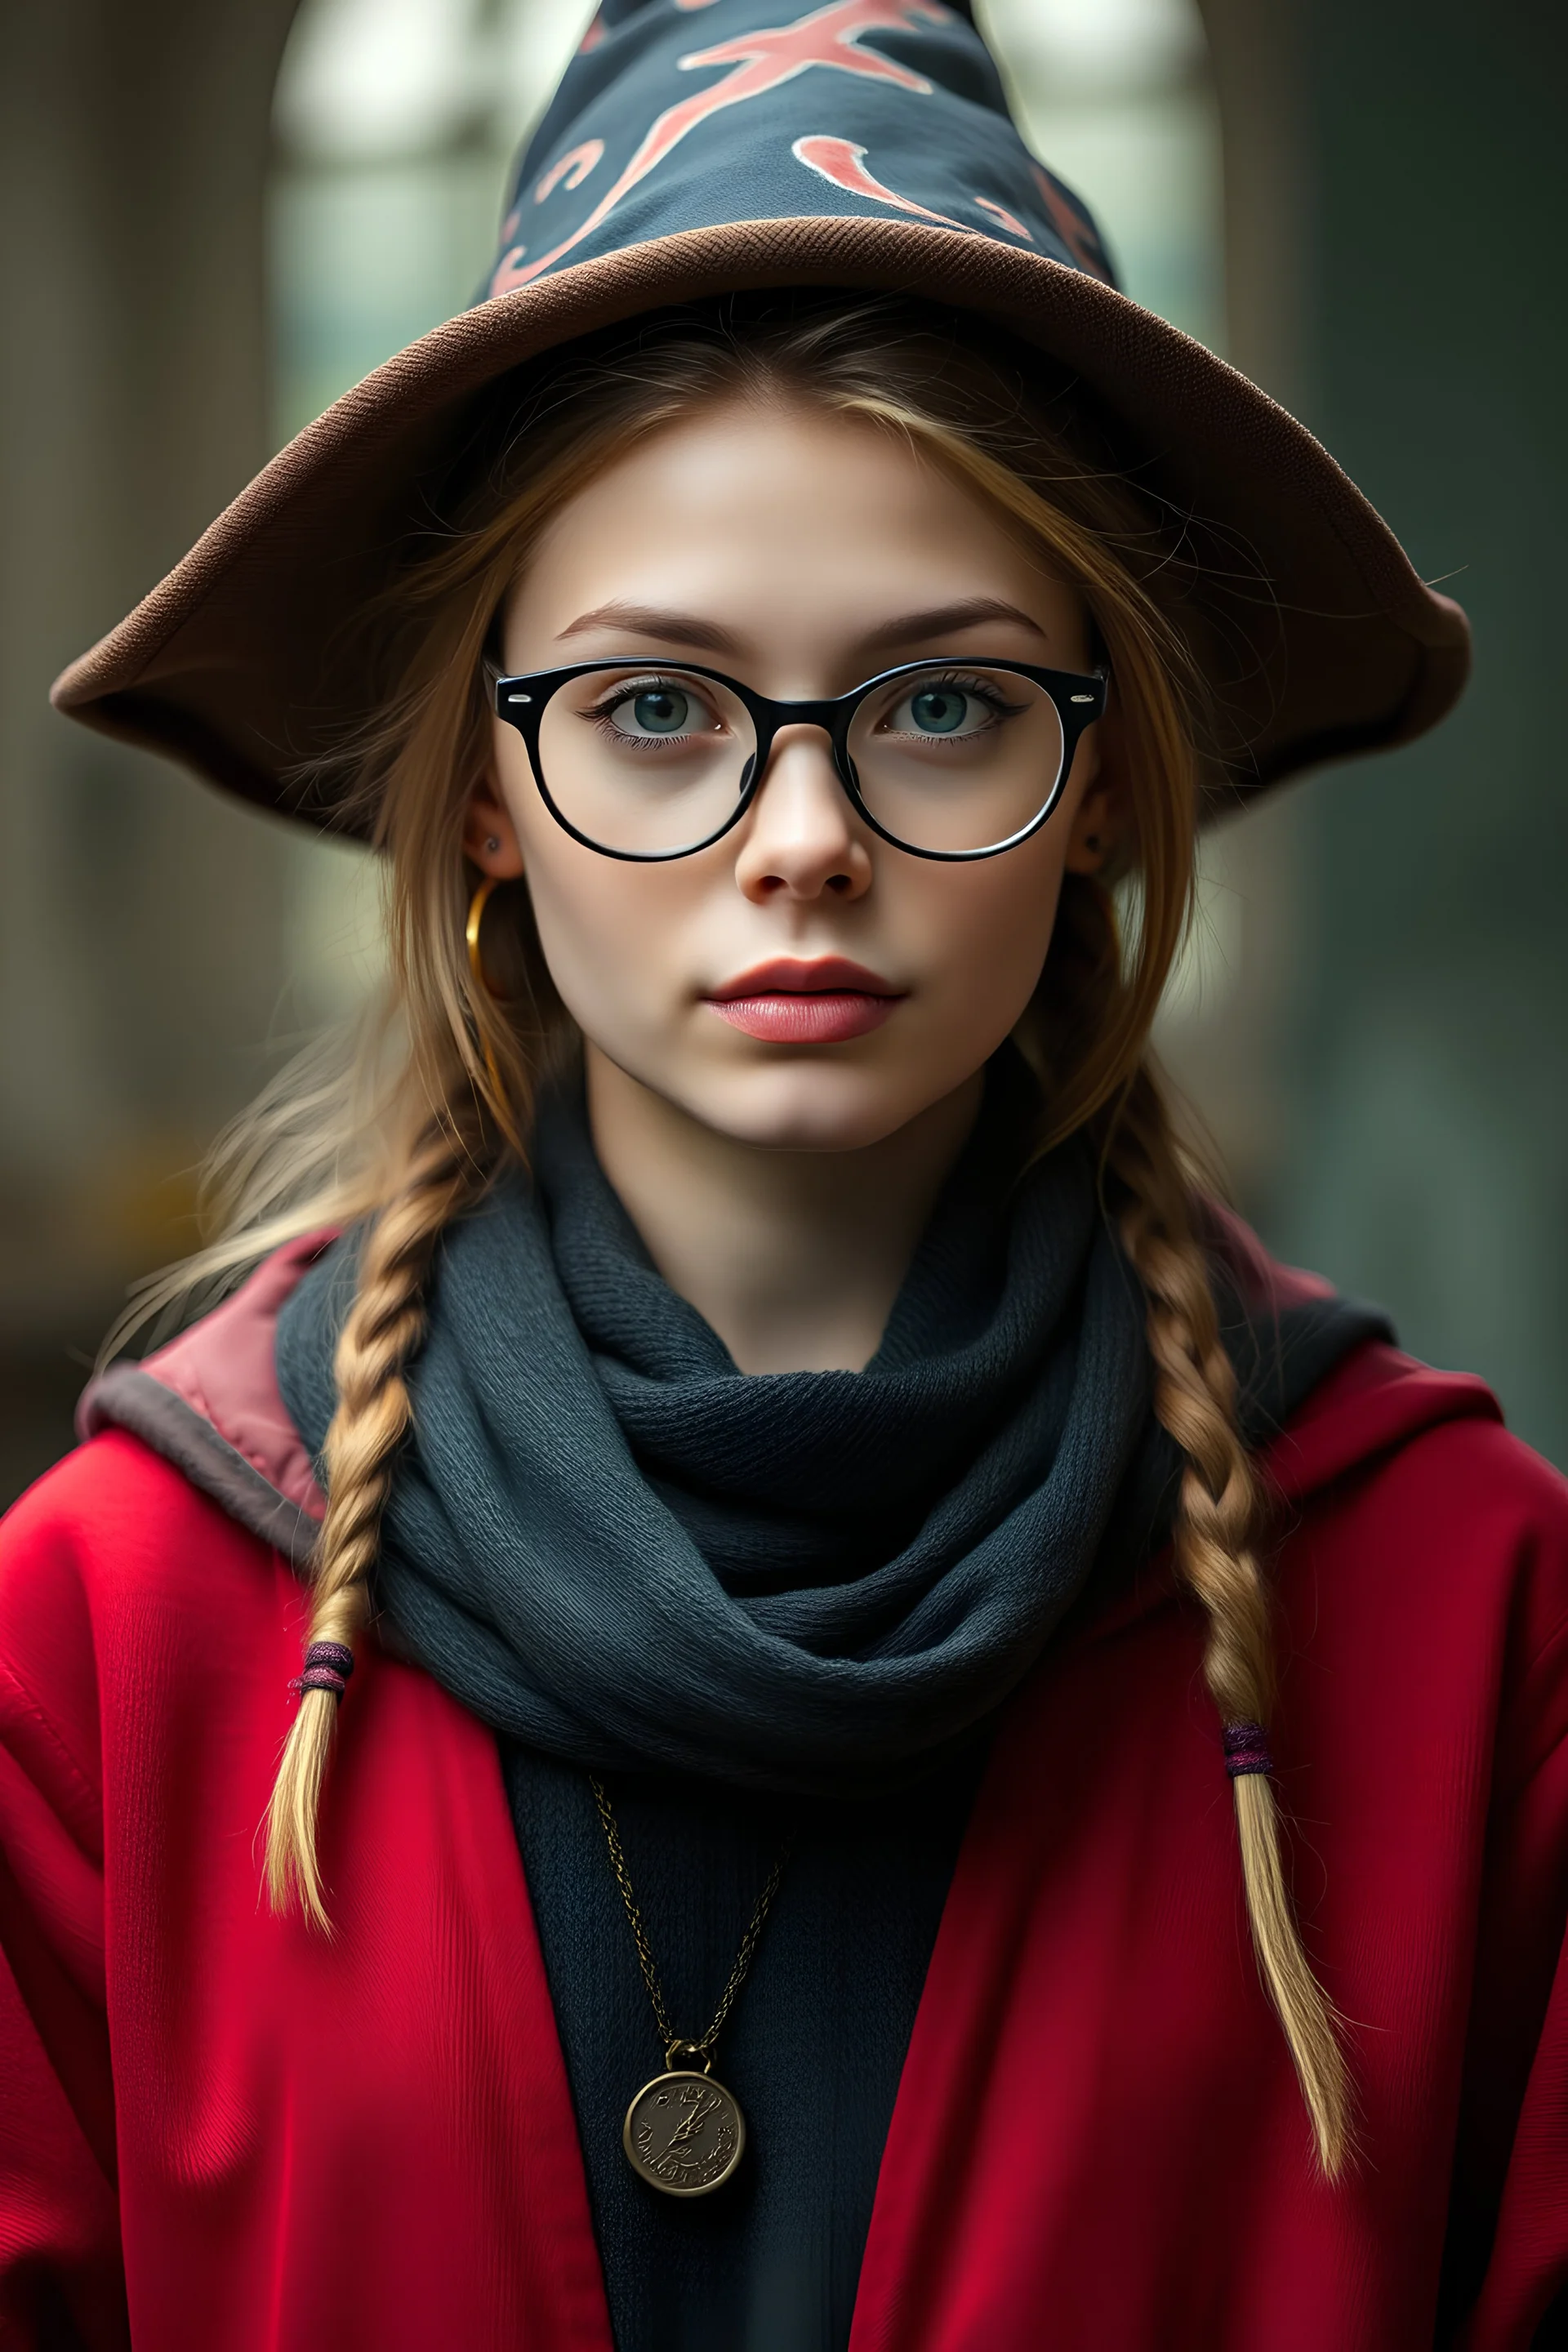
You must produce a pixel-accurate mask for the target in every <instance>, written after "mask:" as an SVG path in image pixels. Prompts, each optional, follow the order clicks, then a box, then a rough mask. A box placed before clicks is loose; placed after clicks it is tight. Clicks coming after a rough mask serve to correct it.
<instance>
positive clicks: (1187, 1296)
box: [1105, 1063, 1351, 2179]
mask: <svg viewBox="0 0 1568 2352" xmlns="http://www.w3.org/2000/svg"><path fill="white" fill-rule="evenodd" d="M1105 1172H1106V1178H1107V1182H1108V1189H1109V1190H1110V1193H1111V1196H1112V1198H1113V1200H1114V1203H1115V1206H1116V1208H1117V1210H1118V1213H1119V1222H1120V1226H1121V1238H1122V1244H1123V1246H1124V1248H1125V1249H1126V1252H1127V1255H1128V1257H1129V1259H1130V1260H1131V1264H1132V1265H1133V1267H1134V1268H1135V1270H1136V1272H1137V1274H1138V1276H1139V1277H1140V1279H1141V1281H1142V1285H1143V1288H1144V1291H1145V1294H1146V1296H1147V1298H1148V1321H1147V1329H1148V1338H1149V1349H1150V1353H1151V1354H1152V1358H1153V1362H1154V1409H1155V1412H1156V1413H1157V1415H1158V1417H1159V1419H1160V1422H1161V1423H1162V1424H1163V1427H1164V1428H1165V1429H1167V1430H1168V1431H1169V1432H1170V1434H1171V1435H1172V1436H1173V1438H1174V1439H1175V1441H1176V1443H1177V1444H1178V1445H1179V1446H1180V1447H1181V1449H1182V1451H1183V1453H1184V1455H1185V1456H1186V1466H1185V1468H1184V1471H1183V1473H1182V1483H1181V1489H1180V1494H1179V1496H1178V1500H1177V1505H1176V1512H1175V1519H1174V1524H1173V1530H1172V1534H1173V1545H1174V1550H1175V1558H1176V1566H1177V1570H1178V1573H1179V1574H1180V1576H1181V1578H1182V1580H1183V1581H1184V1583H1185V1584H1186V1585H1187V1587H1188V1588H1189V1590H1190V1591H1192V1592H1193V1593H1194V1594H1195V1596H1196V1598H1197V1599H1198V1600H1199V1601H1202V1603H1203V1605H1204V1608H1205V1611H1206V1612H1207V1614H1208V1626H1209V1631H1208V1640H1207V1643H1206V1644H1205V1651H1204V1678H1205V1681H1206V1683H1207V1684H1208V1686H1209V1690H1210V1692H1211V1693H1212V1695H1213V1697H1214V1700H1215V1706H1217V1707H1218V1709H1219V1715H1220V1720H1221V1723H1222V1724H1223V1725H1224V1726H1225V1731H1226V1741H1225V1746H1226V1762H1227V1766H1228V1768H1229V1769H1230V1772H1231V1786H1232V1790H1233V1791H1234V1794H1235V1799H1236V1817H1237V1832H1238V1834H1239V1838H1240V1843H1241V1865H1242V1875H1243V1879H1244V1882H1245V1885H1246V1888H1247V1916H1248V1918H1249V1920H1250V1922H1251V1927H1252V1941H1253V1948H1254V1950H1255V1951H1256V1953H1257V1956H1258V1969H1259V1971H1260V1973H1261V1975H1262V1978H1263V1981H1264V1984H1265V1986H1266V1987H1267V1989H1268V1996H1269V1999H1270V2000H1272V2002H1273V2004H1274V2007H1275V2009H1276V2010H1277V2011H1278V2012H1279V2021H1280V2024H1281V2025H1282V2026H1283V2028H1284V2031H1285V2039H1286V2041H1287V2042H1288V2043H1289V2049H1290V2055H1291V2057H1292V2059H1293V2060H1294V2062H1295V2067H1296V2073H1297V2075H1298V2077H1299V2079H1300V2084H1301V2091H1302V2095H1303V2096H1304V2097H1305V2099H1306V2102H1307V2106H1308V2110H1309V2112H1310V2116H1311V2120H1312V2131H1313V2136H1314V2138H1315V2139H1316V2142H1317V2149H1318V2157H1319V2160H1320V2162H1321V2166H1322V2168H1323V2171H1324V2172H1325V2173H1326V2174H1327V2175H1328V2177H1329V2178H1330V2179H1333V2178H1335V2177H1336V2176H1337V2175H1338V2174H1339V2173H1340V2172H1341V2171H1342V2168H1343V2167H1344V2164H1345V2161H1346V2158H1347V2157H1348V2155H1349V2153H1350V2147H1351V2099H1350V2085H1349V2080H1348V2076H1347V2073H1346V2068H1345V2062H1344V2056H1343V2053H1342V2050H1341V2047H1340V2042H1339V2038H1338V2033H1337V2031H1336V2025H1337V2021H1336V2018H1335V2015H1334V2011H1333V2010H1332V2009H1331V2005H1330V2003H1329V2001H1328V2000H1327V1998H1326V1997H1325V1995H1324V1993H1323V1991H1322V1989H1321V1986H1320V1985H1319V1984H1318V1982H1317V1980H1316V1979H1315V1978H1314V1976H1313V1974H1312V1971H1311V1969H1310V1965H1309V1963H1308V1960H1307V1956H1306V1953H1305V1952H1304V1951H1303V1949H1302V1947H1301V1938H1300V1932H1299V1930H1298V1928H1297V1926H1296V1921H1295V1917H1294V1915H1293V1913H1292V1909H1291V1904H1290V1896H1289V1890H1288V1888H1287V1885H1286V1881H1285V1873H1284V1867H1283V1864H1282V1861H1281V1857H1280V1841H1279V1811H1278V1809H1277V1807H1276V1804H1275V1800H1274V1790H1273V1785H1272V1782H1271V1781H1270V1780H1269V1777H1268V1773H1269V1759H1268V1749H1267V1745H1266V1733H1265V1729H1264V1727H1265V1726H1266V1725H1267V1724H1268V1717H1269V1714H1270V1710H1271V1707H1272V1704H1273V1698H1274V1661H1273V1648H1272V1641H1271V1636H1270V1630H1269V1612H1268V1593H1267V1591H1266V1589H1265V1585H1264V1581H1263V1577H1262V1573H1261V1569H1260V1565H1259V1560H1258V1537H1259V1532H1260V1529H1261V1527H1262V1523H1263V1517H1264V1496H1263V1492H1262V1487H1261V1483H1260V1481H1259V1479H1258V1474H1257V1472H1256V1471H1255V1469H1254V1468H1253V1465H1252V1462H1251V1458H1250V1456H1249V1455H1248V1453H1247V1446H1246V1444H1245V1443H1244V1441H1243V1439H1242V1436H1241V1433H1240V1430H1239V1429H1238V1427H1237V1416H1236V1374H1235V1370H1234V1369H1233V1367H1232V1365H1231V1361H1230V1358H1229V1357H1228V1355H1227V1354H1226V1350H1225V1348H1224V1347H1223V1345H1222V1344H1221V1341H1220V1336H1219V1323H1218V1318H1217V1316H1216V1313H1215V1302H1214V1293H1213V1290H1212V1288H1211V1286H1210V1282H1209V1276H1208V1268H1207V1264H1206V1260H1205V1253H1204V1249H1203V1245H1202V1243H1201V1241H1200V1240H1199V1238H1198V1235H1197V1234H1196V1232H1195V1231H1194V1221H1193V1206H1192V1204H1193V1193H1192V1190H1191V1186H1190V1184H1189V1181H1188V1179H1187V1176H1186V1172H1185V1171H1184V1167H1183V1164H1182V1159H1181V1154H1180V1151H1179V1150H1178V1147H1177V1143H1176V1140H1175V1137H1174V1134H1173V1129H1172V1126H1171V1120H1170V1115H1169V1113H1168V1111H1167V1108H1166V1106H1165V1102H1164V1099H1163V1095H1162V1093H1161V1089H1160V1085H1159V1082H1158V1079H1157V1078H1156V1077H1155V1076H1154V1074H1153V1072H1152V1069H1151V1068H1150V1066H1148V1064H1147V1063H1144V1064H1142V1065H1141V1066H1140V1067H1139V1069H1138V1070H1137V1072H1136V1073H1135V1075H1134V1076H1133V1078H1132V1080H1131V1084H1130V1086H1129V1087H1128V1089H1127V1091H1126V1094H1125V1095H1124V1097H1123V1098H1122V1100H1121V1103H1120V1105H1119V1106H1118V1108H1117V1110H1116V1112H1115V1114H1114V1116H1113V1118H1112V1119H1111V1121H1110V1126H1109V1129H1108V1133H1107V1136H1106V1142H1105Z"/></svg>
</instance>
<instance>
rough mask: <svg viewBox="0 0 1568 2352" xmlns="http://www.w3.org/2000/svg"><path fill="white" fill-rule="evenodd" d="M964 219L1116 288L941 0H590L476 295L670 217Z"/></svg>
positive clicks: (658, 233)
mask: <svg viewBox="0 0 1568 2352" xmlns="http://www.w3.org/2000/svg"><path fill="white" fill-rule="evenodd" d="M803 215H818V216H823V215H826V216H828V217H840V218H841V217H845V216H848V217H850V218H865V217H868V216H870V217H878V216H879V217H881V218H883V219H907V220H915V221H924V222H934V223H938V224H940V225H941V226H942V227H945V228H956V229H963V230H967V231H969V232H971V233H972V234H973V235H974V236H980V237H986V238H991V239H994V240H995V241H996V242H998V243H1000V244H1003V245H1010V246H1013V247H1016V248H1018V249H1020V250H1026V251H1030V252H1033V253H1036V254H1039V255H1042V256H1044V257H1046V258H1047V259H1048V260H1051V261H1057V262H1061V263H1064V264H1066V266H1067V267H1068V268H1072V269H1079V270H1084V271H1087V272H1088V273H1089V275H1091V276H1093V277H1096V278H1101V279H1103V280H1104V281H1105V282H1106V283H1107V284H1111V285H1113V284H1114V283H1115V279H1114V277H1113V275H1112V272H1111V269H1110V264H1109V262H1108V260H1107V258H1106V254H1105V249H1104V247H1103V246H1102V244H1101V242H1100V236H1099V233H1098V231H1097V230H1096V228H1095V226H1094V223H1093V221H1092V220H1091V219H1090V217H1089V214H1088V213H1087V212H1086V211H1085V209H1084V207H1083V206H1082V205H1081V204H1079V200H1078V198H1077V197H1076V196H1074V195H1073V194H1071V193H1070V191H1069V190H1068V189H1066V188H1064V187H1063V185H1062V184H1061V183H1060V181H1059V180H1058V179H1056V178H1055V177H1053V175H1052V174H1051V173H1049V172H1047V171H1046V170H1045V169H1044V168H1043V166H1042V165H1040V164H1039V163H1036V161H1035V159H1034V157H1033V156H1032V155H1031V154H1030V153H1029V152H1028V150H1027V148H1026V146H1025V145H1024V142H1023V141H1022V140H1021V139H1020V138H1019V136H1018V133H1017V131H1016V130H1015V128H1014V126H1013V122H1012V120H1011V118H1010V116H1009V114H1008V112H1007V102H1006V100H1005V96H1004V94H1003V90H1002V84H1001V81H1000V79H998V76H997V73H996V68H995V67H994V65H993V63H992V61H991V58H990V57H989V55H988V54H987V51H986V48H985V46H984V42H983V41H982V40H981V38H980V36H979V34H978V33H977V32H976V31H975V29H974V26H973V24H972V23H971V22H970V20H969V16H968V13H967V10H961V9H959V8H955V7H951V6H945V5H942V0H826V5H823V6H819V7H814V8H808V9H805V10H804V11H802V12H801V13H800V14H798V15H797V14H795V13H793V9H792V0H605V5H604V6H603V7H602V8H601V9H600V11H599V14H598V15H597V16H595V19H594V22H593V23H592V25H591V26H589V28H588V31H587V33H586V34H585V35H584V40H583V44H582V47H580V48H579V50H578V52H577V55H576V57H575V58H574V59H573V61H572V63H571V65H570V66H569V67H568V68H567V70H566V74H565V76H564V78H563V81H562V83H561V86H560V88H559V89H558V90H557V91H556V93H555V97H554V99H553V100H552V103H551V105H550V107H549V109H548V110H547V112H546V113H545V116H544V119H543V121H542V122H541V123H540V125H539V128H538V130H537V131H536V132H535V133H534V135H533V137H532V139H531V141H530V142H529V143H528V146H527V148H526V149H525V151H524V152H523V156H522V160H521V163H520V165H519V167H518V175H517V180H516V184H515V186H514V188H513V191H512V197H511V207H510V211H509V213H508V215H507V217H506V221H505V223H504V225H503V226H502V231H501V249H500V258H499V260H498V261H497V264H496V267H495V269H494V272H493V273H492V275H491V278H490V279H489V286H488V288H487V289H486V291H487V292H488V293H489V294H491V295H496V294H506V293H510V291H511V290H512V289H514V288H516V287H520V286H528V285H531V283H532V282H533V281H534V280H535V279H536V278H542V277H543V276H545V275H546V274H547V273H548V272H549V271H551V270H553V269H557V268H565V267H570V266H571V265H573V264H575V263H577V262H582V261H588V260H593V259H595V258H596V257H599V256H600V255H603V254H606V253H613V252H616V251H618V250H620V249H621V248H622V247H626V246H632V245H640V244H643V243H646V242H647V241H648V240H650V239H653V238H656V237H662V236H670V235H672V234H674V233H676V232H678V231H680V230H686V229H700V228H706V227H711V226H715V225H717V224H719V223H727V222H736V221H744V220H789V219H798V218H800V217H802V216H803Z"/></svg>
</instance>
